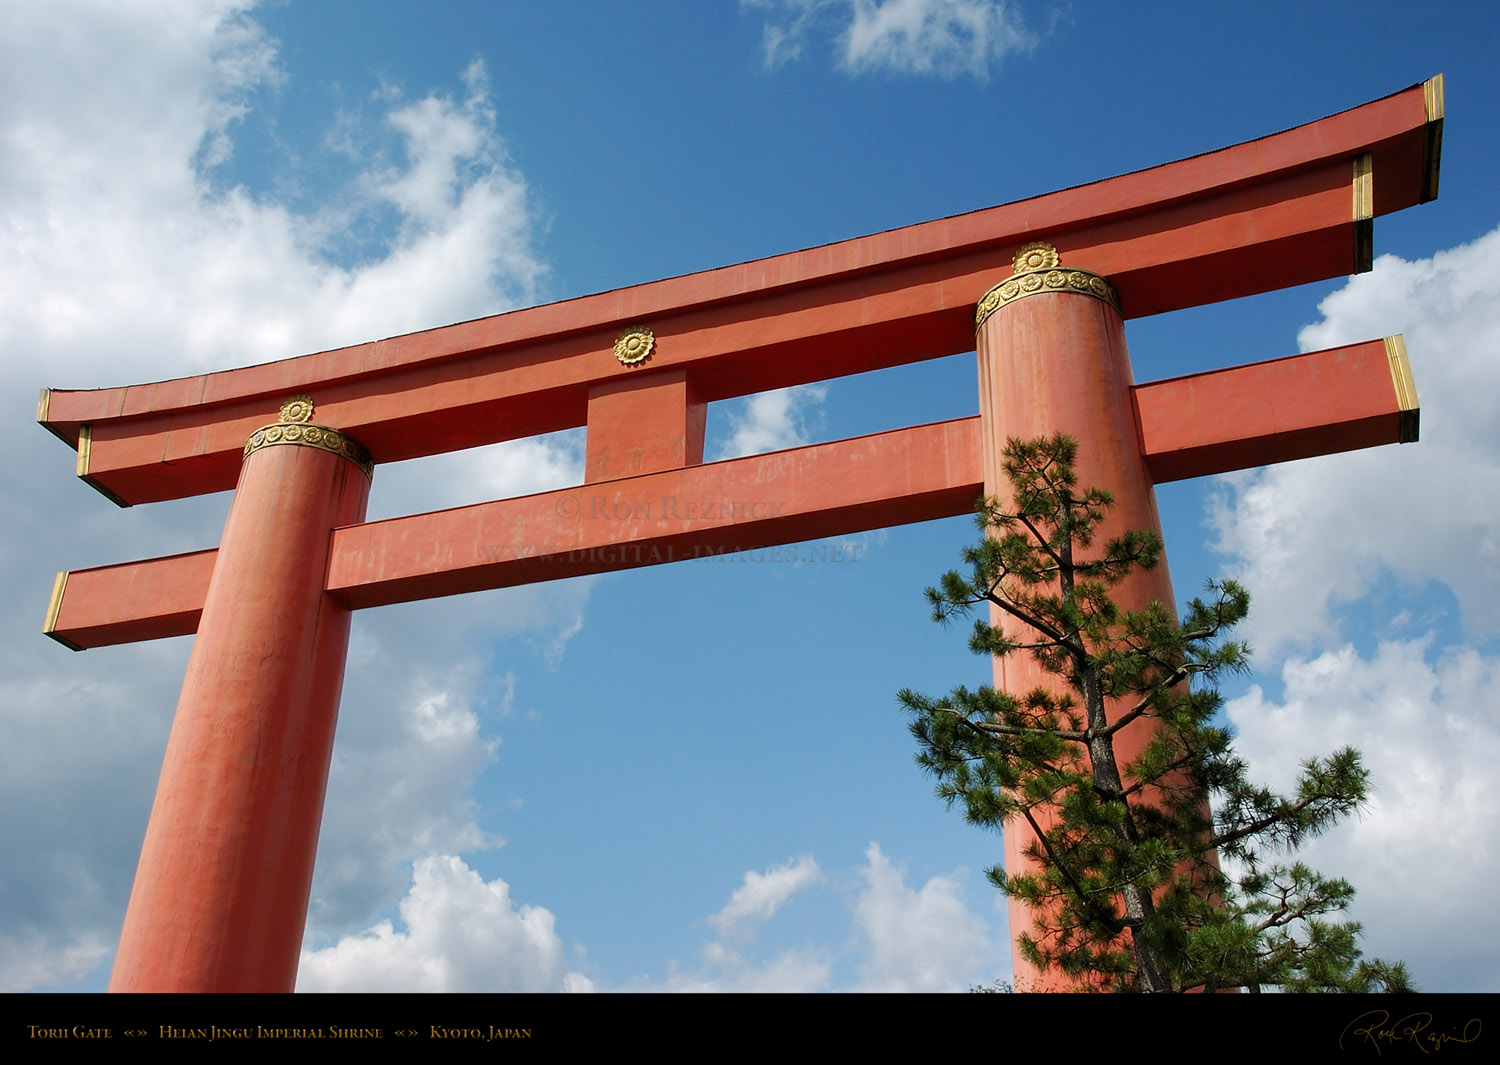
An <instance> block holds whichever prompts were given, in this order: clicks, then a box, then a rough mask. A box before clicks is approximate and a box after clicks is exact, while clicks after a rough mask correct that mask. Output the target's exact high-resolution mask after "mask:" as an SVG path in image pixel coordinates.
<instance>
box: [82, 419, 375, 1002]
mask: <svg viewBox="0 0 1500 1065" xmlns="http://www.w3.org/2000/svg"><path fill="white" fill-rule="evenodd" d="M312 413H313V410H312V403H311V401H310V400H309V399H308V397H306V396H294V397H292V399H291V400H289V401H288V402H287V403H286V404H285V405H284V406H283V407H282V408H281V420H280V421H279V422H277V423H276V424H274V425H268V426H266V427H265V428H263V429H260V430H257V431H256V432H255V433H254V434H253V435H252V436H251V437H250V440H249V442H248V443H247V444H246V445H245V458H244V464H243V466H242V467H241V469H240V478H239V484H238V485H237V486H236V488H235V493H234V501H233V503H232V504H231V505H230V508H229V519H228V521H227V522H226V523H225V526H224V538H223V540H222V542H221V543H220V546H219V554H218V560H217V562H216V563H215V565H214V573H213V580H212V582H211V583H210V584H209V589H208V597H207V599H206V601H205V603H204V606H203V616H202V620H201V621H200V622H199V625H198V635H197V637H196V639H195V641H194V643H193V652H192V657H191V658H190V659H189V661H188V668H187V677H186V679H185V680H184V682H183V686H182V697H181V699H180V700H179V701H178V704H177V716H176V718H175V719H174V721H173V724H172V734H171V737H170V738H169V739H168V741H167V752H166V758H165V760H164V762H163V765H162V771H161V780H160V783H159V784H158V785H157V790H156V801H155V804H154V805H153V806H152V809H151V820H150V822H149V824H148V825H147V827H146V839H145V842H144V844H143V845H142V847H141V859H140V864H139V866H138V867H137V870H136V877H135V886H134V888H133V889H132V890H131V894H130V905H129V907H128V908H127V910H126V912H125V927H124V930H123V932H122V933H121V936H120V947H119V951H118V952H117V954H116V956H115V966H114V972H113V975H112V976H111V979H110V990H111V991H290V990H292V988H293V985H294V984H295V982H296V978H297V961H298V956H299V953H300V950H301V945H302V931H303V926H304V924H305V922H306V919H307V902H308V897H309V894H310V893H311V890H312V873H313V858H314V855H315V853H316V850H317V844H318V826H319V822H320V820H321V818H322V812H323V795H324V791H325V789H326V786H327V783H328V766H329V759H330V757H331V755H332V750H333V734H334V724H335V722H336V720H337V717H338V705H339V693H340V690H341V689H342V687H343V681H344V659H345V652H346V650H347V648H348V643H349V611H348V610H347V609H345V608H344V607H342V606H340V605H339V604H338V603H337V602H335V601H334V600H333V599H332V597H330V596H329V595H327V594H326V593H325V592H324V591H323V588H324V581H325V578H326V575H327V571H328V563H329V551H330V545H331V543H332V537H331V532H332V530H333V529H334V528H336V527H338V526H341V525H352V524H355V523H358V522H361V521H363V520H364V515H365V502H366V500H367V498H368V496H369V492H370V473H371V463H370V457H369V453H368V452H367V451H366V450H365V449H364V447H363V446H361V445H360V444H359V443H358V442H357V441H355V440H354V439H352V438H351V437H349V436H347V435H346V434H344V433H341V432H339V431H338V430H336V429H329V428H326V427H324V426H318V425H313V424H311V423H310V418H311V416H312Z"/></svg>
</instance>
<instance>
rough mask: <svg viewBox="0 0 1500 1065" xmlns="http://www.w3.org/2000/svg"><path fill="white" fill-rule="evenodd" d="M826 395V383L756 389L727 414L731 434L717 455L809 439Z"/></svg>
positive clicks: (779, 447) (795, 444)
mask: <svg viewBox="0 0 1500 1065" xmlns="http://www.w3.org/2000/svg"><path fill="white" fill-rule="evenodd" d="M827 395H828V386H827V385H799V386H797V387H796V388H777V389H773V390H771V391H770V392H758V393H756V394H755V395H753V396H749V397H747V398H746V399H745V400H744V401H743V405H742V406H741V408H740V410H739V412H737V413H731V414H730V415H729V426H730V436H729V439H728V440H727V441H725V443H724V445H723V446H722V447H721V448H719V454H718V455H717V458H720V459H733V458H739V457H740V456H741V455H759V454H762V453H764V452H767V451H780V450H782V449H783V448H789V447H799V446H801V445H802V444H805V443H807V442H808V440H809V438H810V434H811V430H812V428H813V427H814V426H816V424H817V421H818V418H819V416H820V415H821V410H820V406H821V404H822V402H823V400H824V399H825V398H826V397H827Z"/></svg>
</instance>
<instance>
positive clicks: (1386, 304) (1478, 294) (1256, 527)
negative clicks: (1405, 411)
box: [1211, 230, 1500, 654]
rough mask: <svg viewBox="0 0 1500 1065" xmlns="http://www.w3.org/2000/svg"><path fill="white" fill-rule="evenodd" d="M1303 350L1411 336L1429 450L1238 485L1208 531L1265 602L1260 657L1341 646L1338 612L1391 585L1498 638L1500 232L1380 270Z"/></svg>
mask: <svg viewBox="0 0 1500 1065" xmlns="http://www.w3.org/2000/svg"><path fill="white" fill-rule="evenodd" d="M1320 310H1321V311H1322V312H1323V315H1324V319H1323V321H1321V322H1319V323H1317V324H1316V325H1310V326H1308V327H1307V328H1305V329H1304V330H1302V333H1301V335H1300V337H1299V340H1300V343H1301V346H1302V348H1303V350H1314V349H1318V348H1325V347H1332V346H1335V345H1338V344H1345V343H1352V342H1354V341H1359V340H1368V339H1371V338H1373V337H1380V336H1386V335H1390V334H1394V333H1403V334H1404V335H1405V337H1406V346H1407V350H1408V352H1409V354H1410V357H1411V365H1412V372H1413V376H1414V377H1415V380H1416V383H1417V392H1418V395H1419V396H1420V399H1421V405H1422V415H1421V417H1422V426H1421V434H1422V439H1421V441H1420V442H1418V443H1415V444H1407V445H1404V446H1400V447H1383V448H1375V449H1372V450H1368V451H1357V452H1352V453H1349V454H1344V455H1331V456H1327V457H1323V458H1318V459H1312V460H1307V461H1305V462H1296V463H1289V464H1286V465H1282V466H1275V467H1271V468H1269V469H1266V470H1262V471H1258V472H1255V473H1247V474H1241V475H1237V476H1234V477H1231V478H1226V479H1225V480H1224V481H1223V482H1222V484H1223V486H1224V488H1223V491H1222V493H1221V494H1220V497H1219V501H1218V506H1217V508H1216V509H1215V510H1214V512H1213V514H1212V515H1211V521H1212V524H1213V526H1214V528H1215V529H1216V531H1217V533H1218V537H1219V542H1218V547H1219V549H1220V550H1221V551H1223V552H1224V553H1225V554H1228V555H1231V556H1234V557H1236V558H1237V559H1238V560H1239V561H1238V562H1237V565H1236V568H1235V571H1234V572H1235V574H1236V575H1237V576H1238V577H1239V579H1241V580H1243V581H1244V582H1245V584H1246V586H1247V587H1249V589H1250V591H1251V593H1252V594H1253V595H1254V596H1255V610H1254V611H1253V613H1252V615H1251V617H1250V620H1249V622H1248V623H1247V625H1246V626H1245V632H1246V634H1247V636H1248V638H1249V639H1250V640H1251V642H1252V643H1253V644H1254V645H1255V647H1256V649H1257V652H1258V653H1261V654H1273V653H1278V652H1280V651H1282V650H1283V649H1285V648H1287V647H1295V646H1298V645H1303V644H1306V643H1307V641H1310V640H1316V639H1330V638H1336V626H1335V621H1334V614H1333V608H1335V607H1337V606H1338V605H1339V604H1341V603H1348V602H1351V601H1353V600H1355V599H1357V598H1359V597H1361V596H1363V595H1365V594H1367V593H1368V592H1370V591H1372V590H1374V589H1376V588H1377V587H1379V586H1381V585H1384V584H1386V583H1387V582H1389V581H1390V578H1391V577H1392V576H1394V577H1396V578H1397V579H1399V580H1401V581H1405V582H1408V583H1409V584H1414V585H1418V586H1420V584H1421V583H1422V582H1426V581H1437V582H1439V583H1441V584H1443V585H1445V586H1446V587H1447V588H1448V589H1449V590H1450V591H1451V592H1452V593H1453V595H1454V596H1455V597H1456V598H1457V600H1458V603H1459V606H1460V608H1461V610H1462V614H1463V623H1464V626H1465V628H1466V629H1467V630H1468V631H1470V632H1473V633H1480V634H1482V633H1493V632H1497V631H1500V595H1497V594H1496V593H1497V591H1500V406H1497V405H1496V404H1495V403H1494V402H1493V397H1494V396H1495V395H1496V394H1497V393H1500V362H1497V360H1496V358H1495V352H1496V351H1497V350H1500V230H1496V231H1494V232H1491V233H1489V234H1487V235H1486V236H1484V237H1481V238H1480V239H1479V240H1476V241H1475V242H1473V243H1472V244H1467V245H1464V246H1462V247H1458V248H1454V249H1452V250H1450V251H1445V252H1439V253H1438V254H1437V255H1435V256H1433V257H1432V258H1431V259H1423V260H1420V261H1418V262H1406V261H1404V260H1401V259H1398V258H1395V257H1394V256H1382V257H1381V258H1380V259H1378V260H1377V261H1376V263H1375V269H1374V270H1373V271H1372V272H1371V273H1368V274H1362V275H1359V276H1357V277H1354V278H1351V279H1350V281H1349V283H1348V284H1347V285H1346V286H1345V287H1344V288H1342V289H1340V290H1339V291H1338V292H1336V293H1334V294H1333V295H1332V296H1329V297H1328V298H1327V299H1326V300H1324V301H1323V303H1322V304H1321V305H1320Z"/></svg>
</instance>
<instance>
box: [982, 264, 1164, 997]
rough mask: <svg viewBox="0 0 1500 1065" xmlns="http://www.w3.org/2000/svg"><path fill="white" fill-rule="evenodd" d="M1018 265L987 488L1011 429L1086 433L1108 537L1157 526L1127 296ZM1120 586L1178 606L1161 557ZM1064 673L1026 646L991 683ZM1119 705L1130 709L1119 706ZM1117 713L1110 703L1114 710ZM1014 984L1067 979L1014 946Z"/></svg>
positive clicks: (1091, 482)
mask: <svg viewBox="0 0 1500 1065" xmlns="http://www.w3.org/2000/svg"><path fill="white" fill-rule="evenodd" d="M1016 270H1017V272H1016V274H1015V275H1014V276H1013V277H1012V278H1011V279H1009V280H1007V281H1005V282H1002V283H1001V284H999V285H997V286H995V287H994V288H993V289H991V290H990V291H989V293H987V294H986V295H985V298H984V299H983V300H981V301H980V304H979V315H978V336H977V341H976V347H977V349H978V353H979V411H980V416H981V418H982V419H983V433H982V441H983V448H984V490H985V494H986V495H988V496H1000V497H1002V499H1004V498H1005V497H1006V496H1007V494H1008V489H1009V485H1008V483H1007V482H1006V481H1005V477H1004V473H1003V464H1002V457H1001V453H1002V451H1003V450H1004V448H1005V444H1006V441H1007V440H1008V439H1010V438H1012V437H1015V438H1018V439H1021V440H1032V439H1035V438H1037V437H1041V436H1050V435H1051V434H1052V433H1058V432H1060V433H1064V434H1066V435H1068V436H1071V437H1072V438H1073V439H1075V440H1077V441H1078V461H1077V463H1076V465H1075V472H1076V473H1077V475H1078V485H1079V487H1080V488H1091V487H1098V488H1105V489H1108V490H1109V491H1110V492H1112V493H1113V494H1114V498H1115V505H1114V507H1113V508H1112V509H1111V510H1110V513H1109V518H1108V520H1107V521H1106V522H1105V524H1104V525H1103V526H1102V527H1101V529H1100V530H1099V532H1098V534H1097V536H1096V539H1095V543H1096V544H1099V545H1102V544H1104V543H1107V542H1108V541H1109V539H1110V538H1112V537H1114V536H1118V535H1120V534H1121V533H1123V532H1125V531H1126V530H1129V529H1140V530H1150V531H1152V532H1155V533H1157V534H1158V535H1159V534H1160V533H1161V517H1160V515H1159V514H1158V513H1157V509H1156V493H1155V491H1154V489H1153V487H1152V484H1153V482H1152V478H1151V475H1150V472H1149V471H1148V470H1147V469H1146V463H1145V460H1144V458H1143V457H1142V454H1141V445H1140V434H1139V430H1138V428H1137V424H1136V415H1135V407H1134V404H1133V402H1132V399H1131V391H1130V389H1131V385H1132V384H1133V380H1132V376H1131V371H1130V356H1129V353H1128V352H1127V350H1126V348H1125V327H1124V323H1123V321H1122V320H1121V317H1120V311H1119V298H1118V296H1117V295H1116V294H1115V292H1114V289H1113V287H1112V286H1111V285H1110V284H1109V283H1108V282H1107V281H1106V280H1105V279H1104V278H1101V277H1098V276H1097V275H1094V274H1090V273H1088V272H1086V271H1082V270H1075V269H1071V268H1066V267H1063V268H1059V267H1058V265H1057V253H1056V251H1055V250H1054V249H1052V247H1051V246H1050V245H1047V244H1040V243H1038V244H1028V245H1027V246H1026V247H1024V248H1022V249H1021V251H1020V252H1019V253H1017V255H1016ZM1114 595H1115V598H1116V600H1117V601H1118V602H1119V603H1120V605H1121V606H1122V607H1123V608H1125V609H1128V610H1134V609H1139V608H1140V607H1143V606H1145V605H1146V604H1147V603H1149V602H1151V601H1152V600H1159V601H1160V602H1162V603H1164V604H1167V606H1168V609H1169V610H1174V611H1175V602H1176V601H1175V600H1174V599H1173V597H1172V581H1171V578H1170V576H1169V575H1168V573H1167V566H1166V561H1165V559H1163V560H1162V561H1161V562H1160V563H1158V564H1157V566H1156V568H1155V569H1153V570H1150V571H1146V572H1142V571H1137V572H1136V573H1135V574H1133V575H1132V576H1131V577H1130V578H1129V579H1127V580H1126V581H1124V582H1122V583H1121V584H1120V585H1118V586H1116V588H1115V589H1114ZM991 620H992V621H993V623H994V624H996V625H999V626H1001V627H1003V628H1005V629H1006V630H1007V631H1008V632H1016V630H1017V629H1018V628H1019V624H1018V623H1017V622H1015V621H1014V620H1012V619H1011V618H1010V617H1009V616H1008V615H1002V614H1001V613H1000V612H999V611H998V610H993V611H992V619H991ZM1038 686H1046V687H1055V686H1056V681H1055V680H1054V679H1053V678H1052V677H1051V676H1050V674H1046V673H1044V672H1042V671H1041V670H1040V669H1038V668H1037V665H1036V663H1035V662H1034V661H1032V659H1031V658H1030V656H1028V655H1025V654H1016V655H1012V656H1010V657H1009V658H1007V659H1003V660H1002V659H997V660H996V662H995V687H996V688H997V689H1000V690H1004V691H1009V692H1015V693H1024V692H1028V691H1031V690H1033V689H1035V688H1036V687H1038ZM1122 712H1123V711H1122ZM1113 716H1114V711H1113V708H1112V710H1111V717H1113ZM1149 738H1150V726H1149V724H1148V723H1147V722H1145V721H1141V722H1137V723H1136V724H1135V725H1134V726H1132V727H1128V728H1126V729H1125V730H1124V731H1122V732H1121V734H1120V735H1119V737H1118V738H1117V740H1116V746H1115V751H1116V755H1117V757H1118V760H1119V763H1120V765H1121V766H1122V767H1123V766H1124V765H1126V764H1127V763H1129V762H1130V761H1131V760H1133V759H1134V758H1135V757H1136V756H1137V755H1138V754H1139V753H1140V752H1141V749H1142V748H1143V747H1144V746H1145V744H1146V741H1147V740H1148V739H1149ZM1004 835H1005V868H1006V870H1007V871H1008V872H1017V871H1020V870H1022V869H1025V868H1027V867H1028V865H1029V863H1028V862H1027V861H1026V859H1025V858H1024V857H1023V856H1022V852H1023V851H1024V850H1025V849H1026V847H1027V846H1029V845H1030V844H1031V842H1032V841H1033V839H1034V837H1033V835H1032V833H1031V831H1030V829H1029V828H1027V827H1026V826H1025V825H1024V824H1021V825H1014V824H1013V825H1007V826H1006V829H1005V833H1004ZM1032 920H1033V918H1032V915H1031V912H1030V911H1029V910H1028V909H1027V908H1026V907H1025V906H1024V905H1023V904H1021V903H1018V902H1015V901H1012V902H1011V905H1010V924H1011V937H1012V942H1013V943H1014V941H1015V937H1016V936H1017V935H1019V934H1020V933H1021V932H1022V931H1029V930H1030V929H1031V926H1032ZM1013 957H1014V961H1015V976H1016V980H1017V982H1018V983H1021V984H1024V985H1026V986H1028V987H1037V988H1049V987H1051V988H1063V987H1066V986H1069V985H1068V983H1067V981H1065V980H1064V979H1062V978H1061V977H1059V976H1058V975H1056V974H1050V975H1049V976H1047V977H1046V978H1043V977H1042V976H1041V975H1040V974H1039V973H1037V972H1036V971H1035V970H1034V969H1033V968H1032V967H1031V966H1030V965H1028V964H1027V963H1026V962H1025V961H1023V960H1022V958H1021V957H1020V954H1019V952H1018V951H1015V950H1013Z"/></svg>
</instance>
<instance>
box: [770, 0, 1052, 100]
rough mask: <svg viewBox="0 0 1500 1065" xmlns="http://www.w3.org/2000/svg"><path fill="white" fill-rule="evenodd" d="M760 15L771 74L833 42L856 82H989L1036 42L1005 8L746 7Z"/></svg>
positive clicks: (896, 2)
mask: <svg viewBox="0 0 1500 1065" xmlns="http://www.w3.org/2000/svg"><path fill="white" fill-rule="evenodd" d="M740 6H741V7H742V8H744V9H753V10H757V11H760V12H762V13H763V16H764V18H765V24H764V28H763V30H762V36H761V46H762V53H763V58H764V61H765V64H766V66H767V68H769V69H775V68H776V67H779V66H782V65H783V64H785V63H789V62H791V61H792V60H795V59H797V58H799V57H800V56H801V55H802V53H803V50H804V46H805V44H806V42H807V39H808V38H809V37H810V36H812V35H813V34H814V33H818V32H820V31H821V32H822V33H824V34H825V35H828V36H833V37H835V38H836V44H835V51H836V54H837V57H838V65H839V67H840V68H841V69H843V70H844V71H846V72H848V73H851V74H864V73H870V72H876V71H884V72H887V73H894V74H908V75H922V76H935V77H940V78H948V79H951V78H955V77H959V76H961V75H965V74H967V75H969V76H970V77H973V78H974V79H975V80H977V81H985V80H987V79H988V78H989V75H990V72H991V70H992V69H994V68H997V67H998V66H999V65H1000V64H1001V63H1002V62H1003V61H1004V60H1005V58H1006V57H1007V56H1009V55H1011V54H1012V53H1014V52H1024V51H1029V50H1030V49H1031V48H1032V47H1033V46H1034V45H1035V44H1036V37H1035V35H1033V34H1032V33H1031V32H1030V31H1029V30H1027V29H1026V26H1025V23H1024V22H1023V20H1022V18H1021V16H1020V15H1019V14H1018V13H1017V12H1016V10H1015V8H1014V6H1013V5H1012V4H1009V3H1006V2H1005V0H741V4H740Z"/></svg>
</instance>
